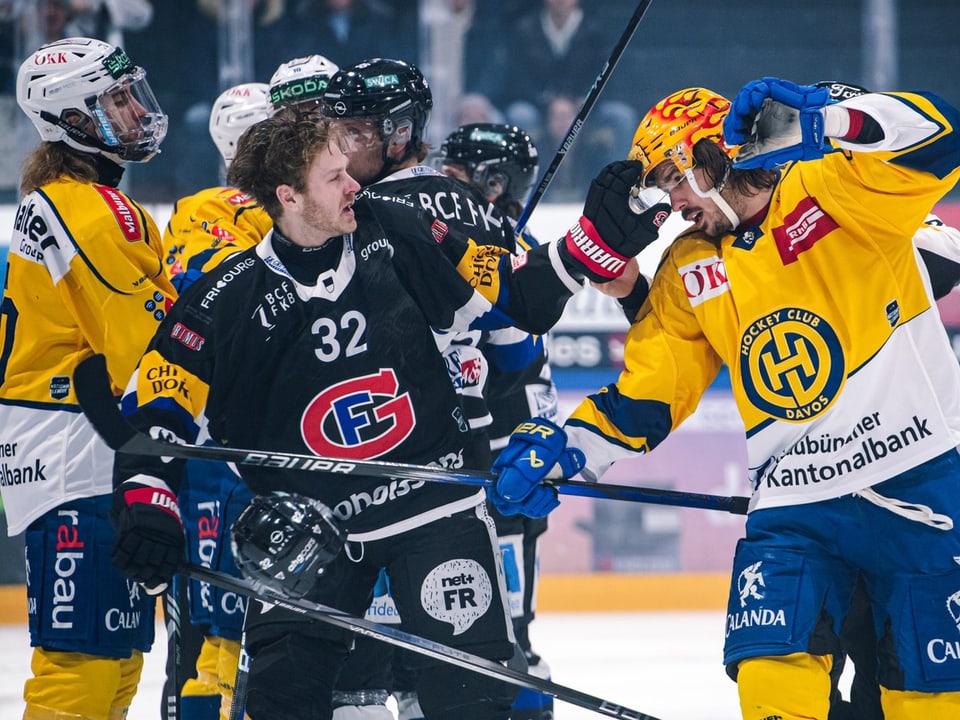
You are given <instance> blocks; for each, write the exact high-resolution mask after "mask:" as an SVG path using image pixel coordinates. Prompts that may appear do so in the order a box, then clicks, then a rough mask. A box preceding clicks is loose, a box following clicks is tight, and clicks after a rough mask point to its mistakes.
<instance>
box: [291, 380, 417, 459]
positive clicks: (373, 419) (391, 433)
mask: <svg viewBox="0 0 960 720" xmlns="http://www.w3.org/2000/svg"><path fill="white" fill-rule="evenodd" d="M399 386H400V383H399V381H398V380H397V376H396V374H394V372H393V370H391V369H381V370H380V372H379V373H377V374H375V375H364V376H362V377H356V378H351V379H349V380H345V381H343V382H341V383H337V384H336V385H332V386H331V387H329V388H327V389H326V390H324V391H323V392H322V393H320V394H319V395H317V396H316V397H315V398H314V399H313V400H311V401H310V404H309V405H307V408H306V410H304V411H303V417H302V418H301V419H300V433H301V435H302V437H303V441H304V442H305V443H306V444H307V447H309V448H310V449H311V450H312V451H313V452H315V453H316V454H317V455H326V456H330V457H336V458H343V459H345V460H361V459H365V458H374V457H379V456H380V455H383V454H385V453H387V452H390V451H391V450H393V449H394V448H396V447H397V446H398V445H400V444H401V443H402V442H403V441H404V440H406V439H407V437H409V435H410V433H412V432H413V428H414V425H416V420H417V419H416V415H415V414H414V411H413V403H412V402H411V400H410V395H409V393H399V394H398V390H399Z"/></svg>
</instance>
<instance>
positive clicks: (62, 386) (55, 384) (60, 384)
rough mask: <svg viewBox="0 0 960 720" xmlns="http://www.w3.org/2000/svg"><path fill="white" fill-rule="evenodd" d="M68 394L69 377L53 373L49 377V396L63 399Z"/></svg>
mask: <svg viewBox="0 0 960 720" xmlns="http://www.w3.org/2000/svg"><path fill="white" fill-rule="evenodd" d="M69 394H70V378H69V377H67V376H66V375H54V376H53V377H52V378H50V397H51V398H53V399H54V400H63V399H64V398H65V397H66V396H67V395H69Z"/></svg>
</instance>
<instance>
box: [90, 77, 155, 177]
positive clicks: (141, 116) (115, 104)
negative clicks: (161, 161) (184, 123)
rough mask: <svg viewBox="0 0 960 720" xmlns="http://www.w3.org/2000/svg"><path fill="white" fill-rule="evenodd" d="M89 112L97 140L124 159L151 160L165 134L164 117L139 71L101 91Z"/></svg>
mask: <svg viewBox="0 0 960 720" xmlns="http://www.w3.org/2000/svg"><path fill="white" fill-rule="evenodd" d="M90 113H91V115H92V117H93V118H94V123H95V125H96V129H97V133H98V135H99V136H100V139H101V140H102V141H103V142H104V144H106V145H107V146H108V147H109V148H110V149H111V151H113V152H115V153H116V154H117V155H118V156H120V157H121V158H122V159H124V160H131V161H141V160H146V159H148V158H150V157H152V156H153V155H155V154H156V153H157V151H158V150H159V148H160V143H161V142H162V141H163V138H164V137H166V134H167V116H166V114H164V112H163V111H162V110H161V109H160V104H159V103H158V102H157V98H156V96H154V94H153V90H152V89H151V88H150V84H149V83H148V82H147V78H146V73H145V72H144V70H143V68H139V67H138V68H135V69H134V70H133V72H130V73H127V74H125V75H124V76H123V77H121V78H120V79H119V80H117V82H115V83H114V84H113V85H111V86H110V87H109V88H107V89H106V90H104V91H103V92H101V93H100V94H99V95H98V96H97V97H96V98H95V100H94V102H93V105H92V107H91V108H90Z"/></svg>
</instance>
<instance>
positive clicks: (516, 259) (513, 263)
mask: <svg viewBox="0 0 960 720" xmlns="http://www.w3.org/2000/svg"><path fill="white" fill-rule="evenodd" d="M526 264H527V254H526V253H525V252H523V253H520V254H519V255H511V256H510V269H511V271H512V272H516V271H517V270H519V269H520V268H522V267H523V266H524V265H526Z"/></svg>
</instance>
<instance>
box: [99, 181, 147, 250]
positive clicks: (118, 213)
mask: <svg viewBox="0 0 960 720" xmlns="http://www.w3.org/2000/svg"><path fill="white" fill-rule="evenodd" d="M93 187H94V188H96V190H97V192H98V193H100V196H101V197H102V198H103V199H104V202H106V203H107V207H109V208H110V211H111V212H112V213H113V215H114V217H116V218H117V224H118V225H119V226H120V232H122V233H123V236H124V237H125V238H126V239H127V242H137V241H138V240H142V239H143V228H142V226H141V225H140V216H139V214H138V213H137V211H136V210H134V209H133V207H131V205H130V203H129V202H127V199H126V198H125V197H124V196H123V195H122V194H121V193H120V191H119V190H117V189H116V188H112V187H107V186H106V185H94V186H93Z"/></svg>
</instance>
